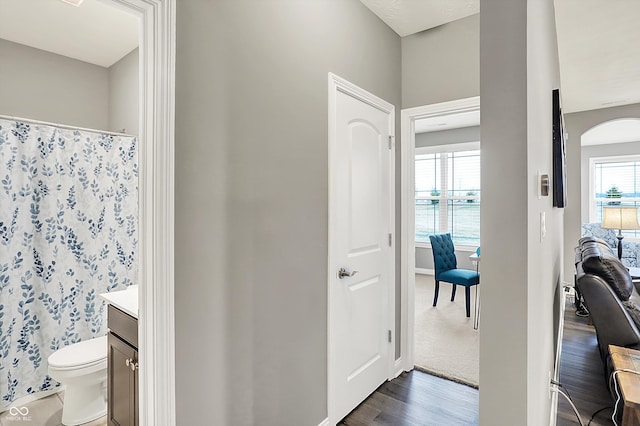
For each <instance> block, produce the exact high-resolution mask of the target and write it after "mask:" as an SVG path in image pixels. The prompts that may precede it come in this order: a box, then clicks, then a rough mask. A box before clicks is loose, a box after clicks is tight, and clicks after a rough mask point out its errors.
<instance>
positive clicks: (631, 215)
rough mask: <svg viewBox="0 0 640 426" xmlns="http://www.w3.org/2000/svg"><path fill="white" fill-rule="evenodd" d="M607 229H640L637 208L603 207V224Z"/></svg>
mask: <svg viewBox="0 0 640 426" xmlns="http://www.w3.org/2000/svg"><path fill="white" fill-rule="evenodd" d="M600 227H602V228H605V229H640V224H639V223H638V208H637V207H603V208H602V224H601V225H600Z"/></svg>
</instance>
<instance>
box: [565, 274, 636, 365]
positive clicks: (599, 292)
mask: <svg viewBox="0 0 640 426" xmlns="http://www.w3.org/2000/svg"><path fill="white" fill-rule="evenodd" d="M576 285H577V286H578V290H579V291H580V293H581V294H582V297H583V298H584V303H585V305H586V306H587V309H588V310H589V314H590V316H591V320H592V321H593V325H594V326H595V329H596V335H597V336H598V345H599V348H600V356H601V357H602V360H603V361H605V360H606V357H607V348H608V346H609V345H616V346H623V347H629V346H635V345H638V344H640V331H639V330H638V328H637V327H636V324H635V323H634V322H633V320H632V319H631V317H630V316H629V314H628V313H627V310H626V308H625V307H624V306H623V305H622V303H621V302H620V299H618V297H617V296H616V294H615V293H614V291H613V290H612V289H611V287H609V285H608V284H607V283H606V282H605V281H604V280H603V279H602V278H600V277H598V276H596V275H591V274H583V275H580V276H578V280H577V283H576Z"/></svg>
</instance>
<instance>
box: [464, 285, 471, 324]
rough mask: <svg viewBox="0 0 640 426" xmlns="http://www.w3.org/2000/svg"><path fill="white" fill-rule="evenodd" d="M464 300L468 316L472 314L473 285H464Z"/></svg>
mask: <svg viewBox="0 0 640 426" xmlns="http://www.w3.org/2000/svg"><path fill="white" fill-rule="evenodd" d="M464 301H465V305H466V307H467V318H469V317H470V316H471V287H469V286H465V287H464Z"/></svg>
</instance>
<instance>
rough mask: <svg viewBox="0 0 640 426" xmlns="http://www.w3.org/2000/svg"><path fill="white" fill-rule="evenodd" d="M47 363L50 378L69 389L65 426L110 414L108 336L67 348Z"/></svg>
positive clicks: (65, 398) (50, 358)
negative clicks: (108, 407)
mask: <svg viewBox="0 0 640 426" xmlns="http://www.w3.org/2000/svg"><path fill="white" fill-rule="evenodd" d="M48 363H49V376H51V377H52V378H53V379H54V380H56V381H58V382H60V383H62V384H63V385H65V386H66V390H65V393H64V403H63V406H62V424H64V425H78V424H82V423H87V422H90V421H92V420H95V419H97V418H100V417H102V416H104V415H106V414H107V389H106V388H107V336H102V337H97V338H95V339H90V340H84V341H82V342H78V343H74V344H72V345H69V346H65V347H64V348H61V349H59V350H57V351H55V352H54V353H52V354H51V356H50V357H49V359H48Z"/></svg>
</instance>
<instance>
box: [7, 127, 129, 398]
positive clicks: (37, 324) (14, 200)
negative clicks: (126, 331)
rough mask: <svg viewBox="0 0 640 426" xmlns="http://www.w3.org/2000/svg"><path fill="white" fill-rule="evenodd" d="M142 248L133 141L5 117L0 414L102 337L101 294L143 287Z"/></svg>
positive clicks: (47, 384)
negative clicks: (68, 352) (66, 356)
mask: <svg viewBox="0 0 640 426" xmlns="http://www.w3.org/2000/svg"><path fill="white" fill-rule="evenodd" d="M137 246H138V154H137V139H136V138H135V137H132V136H114V135H109V134H100V133H94V132H89V131H84V130H68V129H62V128H57V127H54V126H50V125H43V124H32V123H27V122H16V121H11V120H5V119H1V118H0V409H2V408H6V407H7V406H9V405H10V403H11V402H12V401H13V400H15V399H17V398H20V397H22V396H25V395H27V394H31V393H34V392H39V391H46V390H50V389H53V388H55V387H56V386H58V385H59V384H58V383H56V382H55V381H53V380H52V379H51V378H50V377H49V376H48V375H47V358H48V357H49V355H51V354H52V353H53V352H54V351H56V350H57V349H58V348H61V347H63V346H66V345H69V344H72V343H75V342H79V341H81V340H86V339H90V338H93V337H98V336H102V335H104V334H105V333H106V318H105V317H106V309H105V306H104V302H103V301H102V300H101V299H100V298H98V294H99V293H103V292H107V291H113V290H120V289H124V288H125V287H127V286H129V285H131V284H134V283H137V277H138V260H137Z"/></svg>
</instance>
